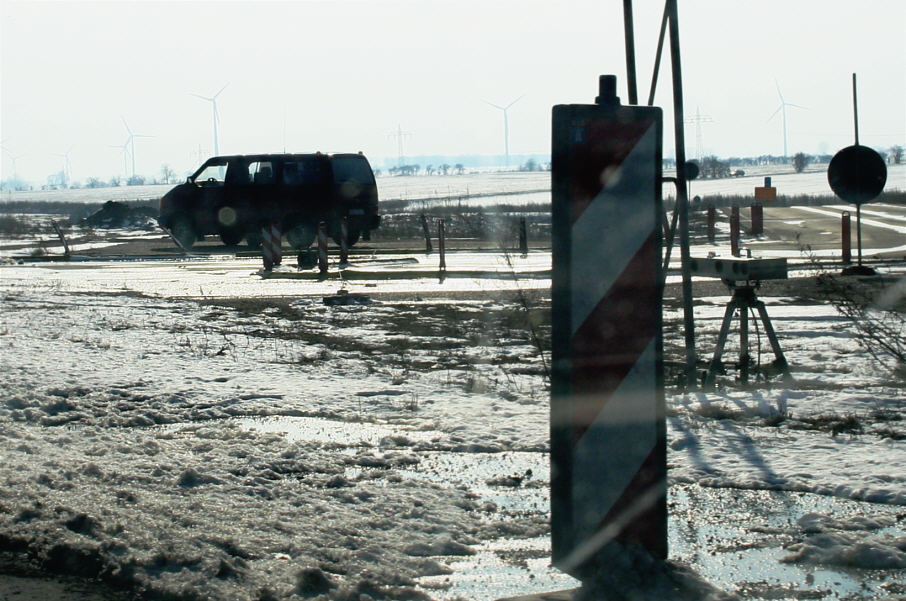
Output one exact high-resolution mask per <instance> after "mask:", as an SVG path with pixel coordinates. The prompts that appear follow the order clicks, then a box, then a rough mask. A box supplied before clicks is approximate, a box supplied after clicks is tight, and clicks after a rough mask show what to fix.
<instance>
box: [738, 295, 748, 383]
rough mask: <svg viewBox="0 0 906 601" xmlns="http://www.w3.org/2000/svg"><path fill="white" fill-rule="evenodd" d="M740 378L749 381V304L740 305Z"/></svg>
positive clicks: (745, 381)
mask: <svg viewBox="0 0 906 601" xmlns="http://www.w3.org/2000/svg"><path fill="white" fill-rule="evenodd" d="M739 380H740V381H741V382H742V383H743V384H748V383H749V306H748V304H745V305H743V306H741V307H739Z"/></svg>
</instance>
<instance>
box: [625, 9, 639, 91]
mask: <svg viewBox="0 0 906 601" xmlns="http://www.w3.org/2000/svg"><path fill="white" fill-rule="evenodd" d="M623 30H624V36H623V38H624V39H625V40H626V83H627V85H628V86H629V104H633V105H635V104H638V103H639V94H638V91H637V89H636V79H635V35H634V33H633V26H632V0H623Z"/></svg>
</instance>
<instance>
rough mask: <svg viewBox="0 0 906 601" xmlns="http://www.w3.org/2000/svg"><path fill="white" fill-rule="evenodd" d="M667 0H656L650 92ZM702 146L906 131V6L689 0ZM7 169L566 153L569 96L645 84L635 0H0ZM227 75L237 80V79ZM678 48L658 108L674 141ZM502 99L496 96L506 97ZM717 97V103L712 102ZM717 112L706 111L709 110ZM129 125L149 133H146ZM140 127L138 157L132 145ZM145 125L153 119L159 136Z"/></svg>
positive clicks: (646, 24) (0, 88) (665, 70)
mask: <svg viewBox="0 0 906 601" xmlns="http://www.w3.org/2000/svg"><path fill="white" fill-rule="evenodd" d="M663 6H664V4H663V2H662V1H654V0H635V2H634V18H635V32H636V52H637V59H636V60H637V68H638V79H639V88H640V91H639V97H640V98H641V99H642V102H643V103H644V102H645V101H646V99H647V96H648V89H649V86H650V81H651V75H652V71H653V67H654V57H655V49H656V44H657V35H658V28H659V25H660V18H661V14H662V11H663ZM679 28H680V35H679V37H680V45H681V49H682V73H683V99H684V106H685V114H684V117H685V121H686V123H685V126H684V133H685V138H686V141H685V148H686V155H687V157H689V158H696V157H697V156H699V155H700V154H705V155H710V154H715V155H718V156H721V157H728V156H757V155H761V154H773V155H782V154H783V152H784V133H783V119H782V111H780V112H777V113H776V114H775V112H776V111H777V109H778V108H780V106H781V99H780V94H781V93H782V95H783V98H784V99H785V101H786V102H787V103H792V104H795V105H798V106H789V105H788V106H787V107H786V118H787V128H786V129H787V148H788V154H790V155H792V154H794V153H796V152H800V151H802V152H806V153H810V154H816V153H821V154H833V153H834V152H836V151H837V150H839V149H841V148H843V147H845V146H848V145H850V144H852V143H853V142H854V127H853V107H852V74H853V73H857V75H858V92H859V101H858V103H859V134H860V140H859V141H860V142H861V143H862V144H865V145H868V146H872V147H876V148H889V147H890V146H892V145H894V144H899V145H906V42H904V40H906V35H904V34H906V3H903V2H901V0H866V1H864V2H860V3H856V2H846V3H844V2H842V1H834V2H828V1H827V0H797V1H796V2H787V1H786V0H757V1H755V0H734V1H731V2H728V1H718V0H683V1H682V2H680V6H679ZM0 40H2V41H0V51H2V55H0V138H2V146H3V151H2V179H6V178H9V177H11V176H12V175H14V174H15V175H17V176H18V177H19V178H20V179H24V180H27V181H30V182H32V183H35V184H41V183H44V182H45V181H46V178H47V176H48V175H49V174H51V173H53V172H58V171H60V170H61V169H62V167H63V166H64V164H66V162H67V158H68V165H69V170H70V172H71V177H72V180H73V181H82V182H84V181H85V180H86V179H87V178H88V177H97V178H99V179H102V180H107V179H109V178H110V177H112V176H114V175H119V176H123V175H124V174H125V175H126V176H128V175H130V174H131V173H132V159H133V158H134V161H135V172H136V173H137V174H140V175H143V176H144V177H146V178H149V179H150V178H158V177H160V176H161V170H162V166H163V165H165V164H166V165H168V166H170V168H171V169H173V171H175V172H176V174H177V175H178V176H180V177H181V176H184V175H185V174H186V173H188V172H191V171H193V170H194V169H195V167H197V166H198V165H199V164H200V163H201V162H202V161H203V160H204V159H205V158H207V157H208V156H211V155H213V154H214V140H213V119H212V103H211V102H210V101H208V100H204V99H202V98H198V97H197V96H193V94H197V95H201V96H205V97H211V96H213V95H214V94H216V93H217V92H218V91H221V90H222V91H221V92H220V94H219V96H218V97H217V110H218V117H219V121H218V149H219V152H220V153H221V154H245V153H256V152H283V151H284V150H285V151H287V152H314V151H322V152H357V151H362V152H364V153H365V154H366V155H367V156H368V157H369V158H370V159H371V161H372V163H373V164H375V165H376V166H383V165H384V163H385V161H391V162H394V163H395V162H396V161H397V159H398V158H399V157H398V154H399V148H400V138H399V133H400V132H402V133H403V136H402V149H403V155H404V160H405V157H415V156H418V155H448V156H458V155H469V154H476V155H501V156H502V155H503V154H504V149H505V142H506V141H505V135H504V114H503V111H501V110H499V109H497V108H494V107H493V106H491V104H496V105H499V106H506V105H509V104H510V103H512V102H514V101H515V103H514V104H512V106H510V108H509V109H508V110H507V113H506V116H507V119H508V122H509V138H508V143H509V152H510V154H511V155H525V154H548V153H549V152H550V139H551V132H550V129H551V107H552V106H553V105H556V104H585V103H592V102H593V101H594V98H595V96H596V95H597V79H598V75H600V74H605V73H613V74H616V75H617V76H618V79H619V81H618V85H619V93H620V96H621V98H622V99H623V101H624V102H628V95H627V91H626V63H625V52H624V37H623V3H622V2H621V1H619V0H598V1H591V0H561V1H558V2H552V1H550V0H545V1H539V0H512V1H511V0H455V1H454V0H370V1H355V0H330V1H316V0H312V1H278V2H241V1H239V2H236V1H234V2H213V1H210V2H208V1H205V2H162V1H124V2H109V3H107V2H76V1H64V2H36V1H32V2H20V1H9V0H0ZM224 86H226V87H224ZM672 101H673V97H672V87H671V78H670V60H669V54H668V55H665V57H664V59H663V61H662V64H661V76H660V78H659V80H658V87H657V95H656V97H655V105H657V106H661V107H663V108H664V112H665V122H664V131H665V140H664V156H667V157H670V156H674V155H675V151H674V135H673V132H674V130H673V106H672ZM489 103H491V104H489ZM696 115H699V116H700V117H701V119H699V120H696V119H695V117H696ZM696 121H697V122H696ZM127 127H128V128H129V129H127ZM130 130H131V132H132V133H133V134H136V137H134V138H132V140H131V141H132V142H134V157H132V156H131V154H126V153H124V151H123V148H124V145H125V146H126V147H127V148H130V149H131V146H130V145H129V144H127V141H129V136H130ZM138 134H142V135H143V136H147V137H138Z"/></svg>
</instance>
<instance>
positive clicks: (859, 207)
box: [853, 73, 862, 266]
mask: <svg viewBox="0 0 906 601" xmlns="http://www.w3.org/2000/svg"><path fill="white" fill-rule="evenodd" d="M857 96H858V95H857V93H856V74H855V73H853V124H854V127H855V130H856V146H858V145H859V100H858V97H857ZM856 244H857V245H858V247H859V260H858V265H859V266H861V265H862V203H857V204H856Z"/></svg>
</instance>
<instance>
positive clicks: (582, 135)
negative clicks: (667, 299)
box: [551, 77, 667, 579]
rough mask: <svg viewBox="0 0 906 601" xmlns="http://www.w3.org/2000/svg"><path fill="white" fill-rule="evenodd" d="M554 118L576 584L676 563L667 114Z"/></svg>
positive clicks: (565, 449) (566, 453)
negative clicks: (665, 272) (667, 365)
mask: <svg viewBox="0 0 906 601" xmlns="http://www.w3.org/2000/svg"><path fill="white" fill-rule="evenodd" d="M608 83H609V82H608V81H607V78H606V77H602V78H601V93H600V96H599V97H598V99H597V104H595V105H558V106H555V107H554V108H553V148H552V155H551V156H552V175H551V178H552V201H553V203H552V214H553V253H552V254H553V282H552V325H553V331H552V359H553V361H552V368H553V369H552V386H551V539H552V541H551V542H552V553H553V560H554V565H555V566H557V567H558V568H559V569H561V570H563V571H565V572H567V573H569V574H571V575H573V576H575V577H577V578H580V579H588V578H591V577H592V575H595V574H601V573H612V574H614V575H617V574H616V573H615V572H616V571H617V570H619V569H621V568H619V567H617V566H620V565H626V559H627V558H629V557H641V556H646V557H649V558H656V559H665V558H666V556H667V503H666V500H667V485H666V427H665V418H664V397H663V341H662V334H661V319H662V317H661V292H662V284H661V282H662V266H661V260H662V259H661V254H662V253H661V250H662V235H663V234H662V231H661V213H662V206H661V157H662V154H661V147H662V127H663V125H662V113H661V110H660V109H659V108H655V107H635V106H622V105H620V104H619V99H618V98H616V93H615V88H616V82H615V81H613V82H610V83H612V85H608Z"/></svg>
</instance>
